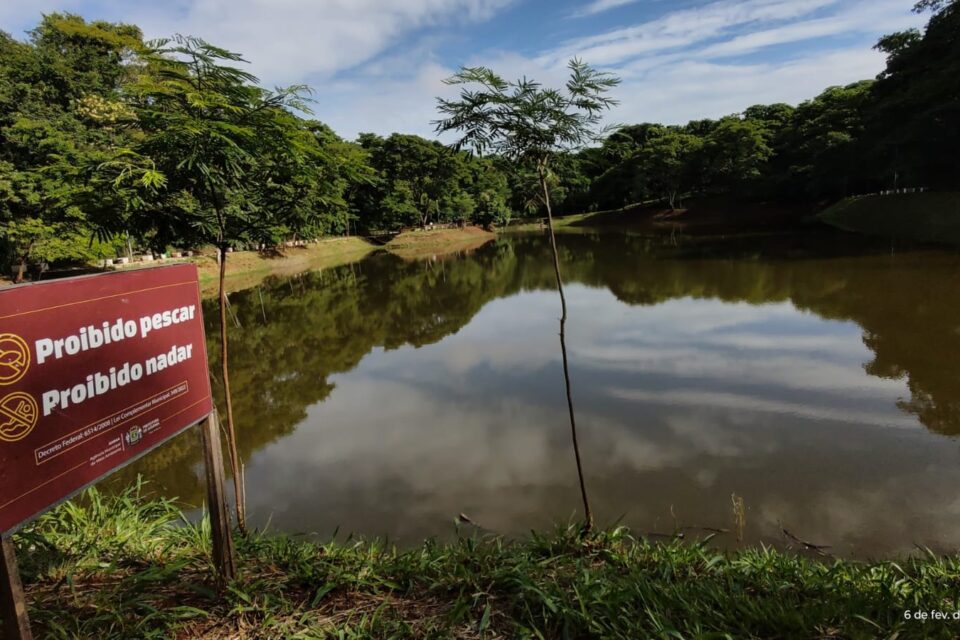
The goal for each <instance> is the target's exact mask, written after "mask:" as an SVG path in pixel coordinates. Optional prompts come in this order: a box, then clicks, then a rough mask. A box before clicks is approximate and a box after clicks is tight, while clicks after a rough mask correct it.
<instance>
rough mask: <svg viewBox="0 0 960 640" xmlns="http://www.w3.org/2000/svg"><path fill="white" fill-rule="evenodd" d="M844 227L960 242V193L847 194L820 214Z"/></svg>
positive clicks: (914, 238) (894, 237) (896, 237)
mask: <svg viewBox="0 0 960 640" xmlns="http://www.w3.org/2000/svg"><path fill="white" fill-rule="evenodd" d="M820 219H821V220H823V221H824V222H826V223H827V224H831V225H833V226H835V227H838V228H840V229H844V230H846V231H853V232H856V233H863V234H867V235H874V236H882V237H886V238H891V239H892V240H895V241H912V242H935V243H941V244H952V245H960V193H958V192H939V193H937V192H933V193H908V194H897V195H886V196H862V197H856V198H846V199H845V200H841V201H840V202H838V203H837V204H835V205H833V206H832V207H830V208H829V209H827V210H826V211H824V212H823V213H821V214H820Z"/></svg>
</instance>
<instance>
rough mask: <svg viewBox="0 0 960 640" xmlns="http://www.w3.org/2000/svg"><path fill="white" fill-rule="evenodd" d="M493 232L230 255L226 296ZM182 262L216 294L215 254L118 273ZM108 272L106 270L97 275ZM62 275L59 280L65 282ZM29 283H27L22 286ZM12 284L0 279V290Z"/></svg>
mask: <svg viewBox="0 0 960 640" xmlns="http://www.w3.org/2000/svg"><path fill="white" fill-rule="evenodd" d="M495 237H496V233H494V232H491V231H485V230H483V229H480V228H479V227H467V228H465V229H437V230H416V231H406V232H404V233H401V234H399V235H397V236H396V237H395V238H393V239H392V240H391V241H390V242H388V243H386V244H385V245H375V244H373V243H372V242H369V241H368V240H366V239H364V238H363V237H360V236H348V237H334V238H323V239H321V240H318V241H317V242H315V243H312V244H308V245H306V246H303V247H287V248H284V249H283V251H282V252H281V253H280V254H279V255H276V256H269V255H264V254H261V253H259V252H257V251H234V252H231V253H230V254H229V255H228V257H227V274H226V281H225V282H226V290H227V293H233V292H234V291H240V290H243V289H249V288H251V287H255V286H257V285H258V284H260V283H261V282H262V281H263V280H264V279H266V278H268V277H270V276H291V275H296V274H298V273H303V272H305V271H311V270H315V269H330V268H333V267H339V266H342V265H346V264H350V263H353V262H358V261H360V260H362V259H364V258H366V257H367V256H369V255H371V254H373V253H377V252H387V253H391V254H393V255H396V256H397V257H400V258H402V259H404V260H420V259H436V258H440V257H443V256H447V255H451V254H458V253H461V252H464V251H472V250H474V249H477V248H479V247H481V246H483V245H484V244H486V243H487V242H489V241H491V240H493V239H494V238H495ZM182 262H193V263H194V264H196V265H197V269H198V271H199V279H200V292H201V295H202V297H204V298H210V297H215V296H216V295H217V284H218V278H219V268H220V267H219V264H218V263H217V259H216V256H215V255H210V254H206V255H198V256H193V257H191V258H175V259H167V260H164V261H162V262H159V261H158V262H153V263H142V262H136V263H132V264H130V265H128V266H126V267H123V268H121V269H116V271H121V270H124V269H138V268H150V267H152V266H162V265H169V264H176V263H182ZM103 272H104V273H110V272H111V271H109V270H108V271H103ZM90 273H97V271H96V270H91V269H78V270H77V273H76V275H87V274H90ZM69 275H71V274H69V273H68V272H63V274H62V277H68V276H69ZM26 282H31V281H29V280H28V281H26ZM12 284H13V281H12V280H10V279H9V278H6V277H0V288H2V287H5V286H10V285H12Z"/></svg>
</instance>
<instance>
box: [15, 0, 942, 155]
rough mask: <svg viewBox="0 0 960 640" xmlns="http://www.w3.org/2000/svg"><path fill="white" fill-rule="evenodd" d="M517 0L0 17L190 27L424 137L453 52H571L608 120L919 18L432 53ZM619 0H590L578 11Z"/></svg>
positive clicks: (873, 58) (347, 125)
mask: <svg viewBox="0 0 960 640" xmlns="http://www.w3.org/2000/svg"><path fill="white" fill-rule="evenodd" d="M521 1H523V0H278V1H277V2H268V1H267V0H175V1H174V2H173V3H170V4H163V5H160V4H157V3H147V2H124V1H121V0H83V1H82V2H81V0H36V2H33V3H16V2H14V3H2V2H0V21H2V23H3V24H4V25H7V28H8V29H10V28H12V27H18V26H19V27H20V28H21V30H22V28H25V27H28V26H32V24H33V21H35V20H36V17H37V16H38V15H39V12H41V11H45V12H49V11H54V10H70V11H78V12H81V13H82V14H83V15H84V16H86V17H88V18H106V19H112V20H118V19H119V20H123V21H127V22H134V23H136V24H139V25H141V26H142V27H143V28H144V30H145V32H146V34H147V35H148V36H149V37H157V36H163V35H169V34H171V33H176V32H179V33H187V34H194V35H200V36H202V37H204V38H206V39H208V40H210V41H211V42H214V43H216V44H219V45H222V46H225V47H227V48H230V49H233V50H236V51H239V52H241V53H243V54H244V55H245V56H246V57H247V58H248V59H249V60H250V61H251V70H252V71H253V72H254V73H256V74H257V75H258V76H260V77H261V79H262V80H263V82H264V84H266V85H267V86H272V85H276V84H288V83H300V82H305V83H308V84H311V85H312V86H313V87H314V88H315V89H316V90H317V94H316V98H317V104H316V105H315V107H314V109H315V111H316V116H317V117H318V118H319V119H321V120H324V121H326V122H328V123H329V124H330V125H331V126H333V127H334V129H335V130H337V131H338V132H339V133H340V134H341V135H343V136H345V137H348V138H352V137H354V136H356V134H357V133H359V132H361V131H373V132H376V133H381V134H386V133H390V132H391V131H403V132H409V133H417V134H420V135H425V136H432V135H433V131H432V127H431V126H430V121H431V120H434V119H435V118H436V117H437V113H436V103H435V97H436V96H437V95H450V93H451V92H452V91H453V90H452V89H451V88H450V87H446V86H445V85H443V84H442V82H441V81H442V79H443V78H444V77H446V76H448V75H449V74H450V73H452V71H453V70H454V68H455V67H457V66H458V65H459V64H461V63H467V64H484V65H488V66H491V67H493V68H494V69H495V70H497V71H499V72H501V73H503V74H505V75H507V76H509V77H511V78H515V77H519V76H521V75H524V74H526V75H527V76H529V77H533V78H536V79H538V80H540V81H541V82H543V83H544V84H548V85H558V84H562V83H563V82H564V81H565V79H566V70H565V68H564V67H565V64H566V62H567V60H568V59H569V58H571V57H574V56H578V57H581V58H583V59H584V60H586V61H588V62H590V63H591V64H593V65H596V66H599V67H602V68H605V69H607V70H610V71H613V72H614V73H616V74H618V75H620V76H621V77H622V78H623V83H622V84H621V86H620V87H618V88H617V89H616V91H615V97H616V98H618V99H619V100H620V102H621V106H620V107H619V108H617V109H616V110H615V111H614V112H613V113H611V114H610V118H609V119H610V120H611V121H613V122H640V121H660V122H665V123H682V122H686V121H687V120H690V119H697V118H704V117H719V116H722V115H726V114H729V113H734V112H737V111H741V110H743V109H744V108H746V107H748V106H750V105H752V104H757V103H770V102H788V103H797V102H800V101H802V100H805V99H808V98H811V97H813V96H815V95H816V94H818V93H819V92H820V91H822V90H823V89H825V88H826V87H827V86H830V85H833V84H846V83H849V82H853V81H856V80H860V79H864V78H869V77H872V76H874V75H876V74H877V73H878V72H879V71H880V70H882V68H883V57H882V55H881V54H879V53H877V52H875V51H872V50H871V49H870V44H872V42H873V40H875V39H876V37H878V36H879V35H881V34H883V33H888V32H890V31H894V30H898V29H903V28H907V27H913V26H918V25H919V24H921V23H922V21H923V19H924V18H923V17H921V16H916V15H913V14H911V13H910V11H909V6H908V5H909V3H907V4H906V5H905V4H904V2H903V0H715V1H712V2H704V3H703V4H701V5H699V6H695V7H691V8H684V9H675V10H668V11H667V13H665V14H664V15H662V16H660V17H658V18H656V19H653V20H648V21H646V22H640V23H637V24H632V25H628V26H624V27H622V28H618V29H614V30H611V31H607V32H603V33H594V34H589V33H588V34H584V35H582V36H581V37H576V38H571V39H569V40H567V41H565V42H562V43H561V44H560V45H559V46H547V45H544V46H543V48H541V49H540V50H539V51H538V50H537V48H536V47H537V41H536V40H531V41H530V43H529V45H530V47H531V49H532V53H530V54H521V53H519V52H517V51H510V50H507V51H502V50H495V51H494V50H486V51H484V50H478V51H477V52H476V53H475V54H473V55H472V56H469V57H468V58H467V59H444V58H442V57H440V55H439V52H440V51H442V50H443V49H444V48H445V47H446V46H447V45H449V44H450V43H451V42H452V38H454V37H456V36H455V35H454V33H456V31H455V29H456V27H457V26H458V25H465V24H469V23H476V22H478V21H482V20H486V19H489V18H491V17H493V16H494V15H495V14H496V12H497V11H498V10H501V9H503V8H505V7H506V6H507V5H509V4H511V3H513V2H521ZM27 4H29V5H30V6H26V5H27ZM627 4H631V2H630V1H629V0H593V1H592V2H589V3H585V6H584V8H583V9H581V11H580V13H582V14H587V13H599V12H601V11H605V10H608V9H612V8H615V7H617V6H624V5H627ZM660 6H662V7H666V6H668V3H662V4H661V5H660ZM578 24H582V23H578ZM12 30H14V31H16V29H12ZM829 39H833V40H829ZM808 41H809V42H811V43H815V44H813V45H812V46H810V47H807V48H802V49H801V48H798V47H796V46H795V47H794V48H793V53H792V54H790V55H789V56H788V57H784V54H783V52H782V50H780V55H778V56H776V57H775V56H764V54H765V52H766V51H767V50H772V48H774V47H777V46H780V45H784V44H786V43H801V42H808Z"/></svg>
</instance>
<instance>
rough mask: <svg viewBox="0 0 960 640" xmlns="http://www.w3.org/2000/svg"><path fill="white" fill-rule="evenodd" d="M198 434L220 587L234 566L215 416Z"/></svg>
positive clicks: (228, 579)
mask: <svg viewBox="0 0 960 640" xmlns="http://www.w3.org/2000/svg"><path fill="white" fill-rule="evenodd" d="M200 433H201V435H202V437H203V461H204V466H205V467H206V471H207V508H208V509H209V510H210V531H211V533H212V534H213V563H214V565H215V566H216V568H217V583H218V584H219V586H220V587H223V586H225V585H226V584H227V583H229V582H232V581H233V580H234V579H235V578H236V577H237V563H236V559H235V558H234V555H233V535H232V533H231V530H230V512H229V511H228V510H227V500H226V498H227V496H226V493H225V492H224V484H225V483H224V475H225V474H224V471H223V449H221V445H220V426H219V425H218V424H217V414H216V412H214V413H211V414H210V415H209V416H207V418H206V419H205V420H204V421H203V422H201V423H200Z"/></svg>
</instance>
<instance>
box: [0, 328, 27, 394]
mask: <svg viewBox="0 0 960 640" xmlns="http://www.w3.org/2000/svg"><path fill="white" fill-rule="evenodd" d="M29 368H30V348H29V347H28V346H27V343H26V342H25V341H24V340H23V338H21V337H20V336H18V335H16V334H14V333H0V385H7V384H13V383H14V382H17V381H18V380H20V378H22V377H23V376H24V375H25V374H26V373H27V369H29Z"/></svg>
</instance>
